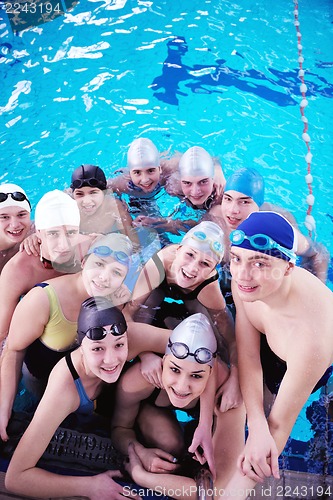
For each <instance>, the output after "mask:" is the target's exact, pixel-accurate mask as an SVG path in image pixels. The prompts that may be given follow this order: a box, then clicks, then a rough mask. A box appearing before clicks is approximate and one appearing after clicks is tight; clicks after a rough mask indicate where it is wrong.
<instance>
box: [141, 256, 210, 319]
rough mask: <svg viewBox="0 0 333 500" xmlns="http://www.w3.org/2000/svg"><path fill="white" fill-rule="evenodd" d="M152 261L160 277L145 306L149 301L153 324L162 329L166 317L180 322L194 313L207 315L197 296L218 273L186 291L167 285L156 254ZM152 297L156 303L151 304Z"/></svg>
mask: <svg viewBox="0 0 333 500" xmlns="http://www.w3.org/2000/svg"><path fill="white" fill-rule="evenodd" d="M152 259H153V262H154V263H155V265H156V267H157V269H158V272H159V275H160V285H159V286H158V287H157V288H155V290H153V291H152V293H151V295H150V297H149V298H148V299H147V302H146V304H147V303H148V302H149V301H150V310H151V308H152V309H153V311H154V318H153V324H155V325H157V326H160V327H162V328H163V327H167V325H166V324H165V319H166V318H167V317H171V318H177V320H179V321H182V320H183V319H185V318H187V316H189V315H190V314H193V313H194V312H195V311H196V312H199V311H200V312H203V313H206V315H207V310H206V308H205V307H204V306H203V305H202V304H201V302H199V300H198V295H199V293H200V292H201V290H203V289H204V288H205V287H206V286H207V285H209V284H210V283H213V282H214V281H216V280H217V279H218V273H217V272H216V273H215V274H214V276H212V277H211V278H208V279H206V280H205V281H203V282H202V283H200V285H198V286H197V287H196V288H195V289H194V290H192V291H186V290H185V289H183V288H181V287H180V286H178V285H175V284H169V283H168V281H167V278H166V276H165V272H164V266H163V263H162V262H161V259H160V258H159V256H158V254H157V253H156V254H154V255H153V256H152ZM154 297H156V303H155V304H152V303H151V302H152V301H154ZM203 309H204V310H205V312H204V311H203Z"/></svg>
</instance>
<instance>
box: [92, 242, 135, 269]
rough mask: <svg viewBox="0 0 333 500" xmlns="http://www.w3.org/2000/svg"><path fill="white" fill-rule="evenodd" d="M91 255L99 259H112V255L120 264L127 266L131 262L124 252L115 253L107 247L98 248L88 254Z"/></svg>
mask: <svg viewBox="0 0 333 500" xmlns="http://www.w3.org/2000/svg"><path fill="white" fill-rule="evenodd" d="M91 253H93V254H95V255H97V257H110V256H111V255H112V256H113V257H114V258H115V259H116V260H117V261H118V262H119V263H120V264H125V265H128V263H129V260H130V259H129V256H128V255H127V253H125V252H122V251H121V250H116V251H114V250H112V249H111V248H110V247H108V246H106V245H102V246H100V247H96V248H94V249H93V250H91V251H89V252H88V254H91Z"/></svg>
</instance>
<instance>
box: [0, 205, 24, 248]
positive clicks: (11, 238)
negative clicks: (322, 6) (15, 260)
mask: <svg viewBox="0 0 333 500" xmlns="http://www.w3.org/2000/svg"><path fill="white" fill-rule="evenodd" d="M30 226H31V221H30V212H28V211H27V210H22V208H20V207H16V206H12V207H5V208H3V209H1V204H0V244H1V248H0V250H8V249H9V248H11V247H13V246H14V245H16V243H21V242H22V241H23V240H24V238H25V237H26V236H27V234H28V232H29V230H30Z"/></svg>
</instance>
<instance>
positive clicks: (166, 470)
mask: <svg viewBox="0 0 333 500" xmlns="http://www.w3.org/2000/svg"><path fill="white" fill-rule="evenodd" d="M131 446H133V449H134V452H135V453H136V455H137V457H138V459H139V460H140V462H141V466H142V467H143V468H144V469H145V471H147V472H153V473H154V474H171V473H172V472H174V471H175V470H176V468H177V467H178V465H177V463H176V458H175V457H173V456H172V455H171V454H170V453H167V452H166V451H164V450H160V449H159V448H145V447H144V446H142V445H140V444H139V443H137V444H133V443H130V444H129V447H128V449H129V452H130V450H131ZM129 456H130V455H129Z"/></svg>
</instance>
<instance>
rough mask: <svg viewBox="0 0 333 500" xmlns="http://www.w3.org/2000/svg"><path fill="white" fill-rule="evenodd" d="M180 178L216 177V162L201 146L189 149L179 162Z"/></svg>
mask: <svg viewBox="0 0 333 500" xmlns="http://www.w3.org/2000/svg"><path fill="white" fill-rule="evenodd" d="M179 173H180V178H181V179H182V178H184V177H186V176H187V175H191V176H193V177H199V176H200V177H211V178H213V177H214V162H213V159H212V157H211V156H210V154H209V153H208V152H207V151H206V150H205V149H204V148H201V147H200V146H193V147H192V148H190V149H188V150H187V151H186V152H185V153H184V154H183V156H182V157H181V159H180V162H179Z"/></svg>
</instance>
